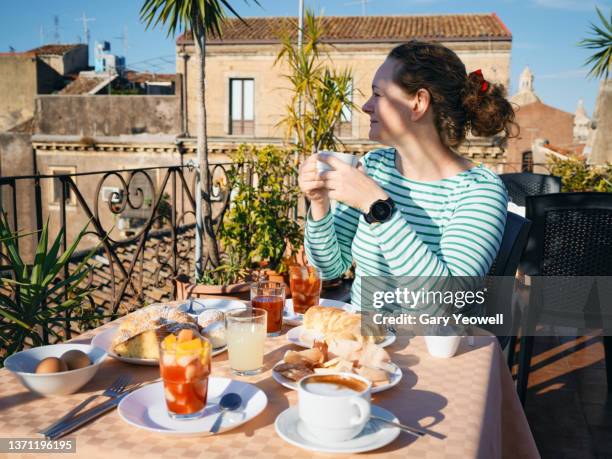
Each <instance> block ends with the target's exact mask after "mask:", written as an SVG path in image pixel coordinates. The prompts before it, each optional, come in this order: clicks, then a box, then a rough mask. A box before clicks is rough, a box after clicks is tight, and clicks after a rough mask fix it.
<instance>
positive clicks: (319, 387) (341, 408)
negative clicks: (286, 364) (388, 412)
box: [298, 373, 372, 443]
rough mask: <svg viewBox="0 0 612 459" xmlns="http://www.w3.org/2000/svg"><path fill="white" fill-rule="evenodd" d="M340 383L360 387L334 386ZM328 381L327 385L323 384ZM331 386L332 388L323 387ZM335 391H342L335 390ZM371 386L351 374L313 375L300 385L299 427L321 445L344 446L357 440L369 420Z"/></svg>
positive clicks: (366, 381)
mask: <svg viewBox="0 0 612 459" xmlns="http://www.w3.org/2000/svg"><path fill="white" fill-rule="evenodd" d="M334 378H338V379H335V381H338V380H341V381H345V382H348V383H352V384H353V386H354V387H355V386H359V388H361V389H362V390H359V391H358V390H355V389H349V388H348V386H335V385H334V384H333V382H331V383H330V382H327V381H333V380H334ZM321 381H325V382H321ZM324 386H329V387H327V388H326V387H324ZM335 387H342V389H339V390H336V389H335ZM371 390H372V383H371V382H370V381H369V380H367V379H365V378H363V377H362V376H359V375H355V374H352V373H332V374H326V375H320V374H314V375H310V376H306V377H305V378H303V379H302V380H300V382H299V383H298V411H299V419H300V423H301V424H302V426H303V427H304V429H305V430H306V431H307V433H308V434H310V435H311V436H312V437H313V438H316V440H317V441H318V442H321V443H326V442H342V441H346V440H350V439H351V438H354V437H356V436H357V435H359V433H360V432H361V431H362V430H363V428H364V427H365V425H366V424H367V423H368V421H369V419H370V403H371V395H370V394H371Z"/></svg>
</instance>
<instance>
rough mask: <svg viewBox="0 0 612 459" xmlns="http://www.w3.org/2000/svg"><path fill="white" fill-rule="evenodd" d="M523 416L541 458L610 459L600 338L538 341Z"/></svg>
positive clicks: (611, 400)
mask: <svg viewBox="0 0 612 459" xmlns="http://www.w3.org/2000/svg"><path fill="white" fill-rule="evenodd" d="M533 355H534V357H533V359H532V371H531V373H530V375H529V393H528V396H527V402H526V405H525V411H526V414H527V419H528V421H529V425H530V426H531V430H532V432H533V435H534V438H535V441H536V443H537V445H538V449H539V451H540V454H541V455H542V457H543V458H555V459H561V458H580V459H589V458H612V394H608V388H607V382H606V370H605V363H604V348H603V343H602V339H601V337H600V336H583V337H578V338H568V337H562V338H559V337H541V338H536V339H535V346H534V354H533Z"/></svg>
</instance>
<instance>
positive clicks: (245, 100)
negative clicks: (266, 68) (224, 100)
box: [230, 78, 255, 135]
mask: <svg viewBox="0 0 612 459" xmlns="http://www.w3.org/2000/svg"><path fill="white" fill-rule="evenodd" d="M253 86H254V80H253V79H250V78H231V79H230V134H232V135H253V134H254V132H255V122H254V111H255V110H254V105H255V104H254V102H255V100H254V92H253V89H254V88H253Z"/></svg>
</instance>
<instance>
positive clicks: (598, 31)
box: [578, 8, 612, 80]
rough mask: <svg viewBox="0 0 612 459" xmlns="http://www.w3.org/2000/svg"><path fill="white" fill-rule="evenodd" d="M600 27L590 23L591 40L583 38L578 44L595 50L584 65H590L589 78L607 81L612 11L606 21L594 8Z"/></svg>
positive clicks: (611, 56)
mask: <svg viewBox="0 0 612 459" xmlns="http://www.w3.org/2000/svg"><path fill="white" fill-rule="evenodd" d="M596 10H597V15H598V16H599V19H600V21H601V25H595V24H593V23H591V35H592V36H591V38H585V39H584V40H582V41H580V42H579V43H578V46H581V47H583V48H586V49H591V50H595V51H596V52H595V54H593V55H591V56H589V58H588V59H587V60H586V62H585V63H584V65H590V66H591V70H589V76H591V77H593V78H601V77H603V78H604V79H606V80H607V79H608V75H609V74H610V68H611V67H612V9H611V10H610V18H609V19H606V17H605V16H604V15H603V13H602V12H601V10H600V9H599V8H596Z"/></svg>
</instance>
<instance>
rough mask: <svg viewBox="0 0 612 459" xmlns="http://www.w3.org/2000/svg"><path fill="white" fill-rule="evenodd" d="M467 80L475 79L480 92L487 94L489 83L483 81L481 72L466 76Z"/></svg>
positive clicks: (477, 71)
mask: <svg viewBox="0 0 612 459" xmlns="http://www.w3.org/2000/svg"><path fill="white" fill-rule="evenodd" d="M468 78H476V80H477V81H478V82H479V83H480V92H487V89H489V82H488V81H487V80H485V79H484V76H483V75H482V70H480V69H478V70H474V71H473V72H471V73H470V74H469V75H468Z"/></svg>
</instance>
